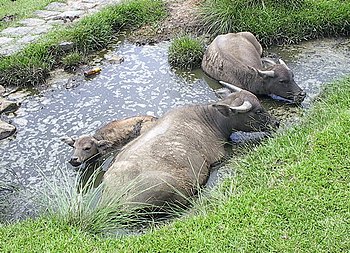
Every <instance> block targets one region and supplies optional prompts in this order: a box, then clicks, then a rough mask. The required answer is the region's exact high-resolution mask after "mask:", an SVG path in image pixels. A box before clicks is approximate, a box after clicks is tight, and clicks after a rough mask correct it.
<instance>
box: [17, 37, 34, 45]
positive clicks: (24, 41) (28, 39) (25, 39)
mask: <svg viewBox="0 0 350 253" xmlns="http://www.w3.org/2000/svg"><path fill="white" fill-rule="evenodd" d="M38 38H39V35H28V36H25V37H23V38H21V39H19V40H17V43H20V44H24V45H26V44H29V43H31V42H34V41H36V40H37V39H38Z"/></svg>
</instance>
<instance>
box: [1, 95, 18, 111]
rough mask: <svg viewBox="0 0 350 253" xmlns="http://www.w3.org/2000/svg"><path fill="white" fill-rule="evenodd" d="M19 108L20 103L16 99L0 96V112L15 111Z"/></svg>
mask: <svg viewBox="0 0 350 253" xmlns="http://www.w3.org/2000/svg"><path fill="white" fill-rule="evenodd" d="M18 108H19V104H18V103H17V102H15V101H10V100H7V99H5V98H0V113H3V112H14V111H16V110H17V109H18Z"/></svg>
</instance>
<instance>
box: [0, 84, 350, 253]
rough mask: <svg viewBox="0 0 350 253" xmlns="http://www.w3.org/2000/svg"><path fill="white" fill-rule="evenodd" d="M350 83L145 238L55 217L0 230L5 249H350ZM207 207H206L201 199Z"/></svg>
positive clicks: (334, 88) (335, 87) (332, 90)
mask: <svg viewBox="0 0 350 253" xmlns="http://www.w3.org/2000/svg"><path fill="white" fill-rule="evenodd" d="M349 108H350V78H347V79H345V80H343V81H338V82H335V83H334V84H332V85H329V86H328V88H327V89H326V91H325V92H324V95H322V96H321V98H319V99H318V101H316V102H315V105H314V107H313V109H312V110H311V111H310V112H308V113H307V115H306V116H305V117H304V118H303V120H302V122H301V123H300V125H297V126H294V127H292V128H290V129H288V130H286V131H285V132H283V133H281V134H278V135H277V136H276V137H275V138H273V139H269V140H267V141H266V142H264V143H263V144H262V145H260V146H259V147H256V148H254V149H252V150H251V152H250V153H249V154H247V155H245V156H241V157H236V158H235V159H233V160H232V168H233V169H235V170H236V171H237V173H236V177H235V178H233V179H228V180H226V181H225V182H224V184H223V185H222V186H221V187H220V189H219V190H218V191H216V192H215V194H214V195H213V196H209V200H207V204H206V205H205V206H201V208H200V209H198V210H200V211H197V212H195V213H197V214H196V215H190V216H185V217H183V218H182V219H181V220H177V221H174V222H172V223H170V224H168V225H163V226H160V227H159V228H158V229H151V230H149V231H148V232H147V233H146V234H144V235H139V236H129V237H124V238H103V237H98V236H97V237H96V236H93V235H91V234H89V233H86V232H82V230H81V229H78V228H77V227H75V226H72V225H67V224H66V223H65V222H63V221H62V220H60V219H47V218H46V219H45V218H42V219H39V220H27V221H24V222H22V223H17V224H13V225H8V226H3V227H1V228H0V237H1V238H2V240H1V241H0V248H2V249H3V251H4V252H17V251H21V252H39V251H43V250H45V251H60V249H63V248H65V251H66V252H76V250H77V249H79V252H93V251H96V252H199V251H200V252H349V251H350V239H349V235H350V230H349V225H350V201H349V196H350V170H349V168H350V160H349V159H348V154H349V147H350V137H349V136H350V135H349V133H350V132H349V131H350V111H349ZM204 203H205V202H204Z"/></svg>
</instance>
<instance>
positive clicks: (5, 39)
mask: <svg viewBox="0 0 350 253" xmlns="http://www.w3.org/2000/svg"><path fill="white" fill-rule="evenodd" d="M11 41H13V38H8V37H0V45H5V44H9V43H10V42H11Z"/></svg>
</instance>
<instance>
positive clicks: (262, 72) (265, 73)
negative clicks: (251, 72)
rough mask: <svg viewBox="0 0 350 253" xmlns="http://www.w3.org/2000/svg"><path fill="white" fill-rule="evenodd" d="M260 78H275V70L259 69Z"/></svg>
mask: <svg viewBox="0 0 350 253" xmlns="http://www.w3.org/2000/svg"><path fill="white" fill-rule="evenodd" d="M257 71H258V74H259V76H262V77H264V76H268V77H275V71H273V70H259V69H257Z"/></svg>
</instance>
